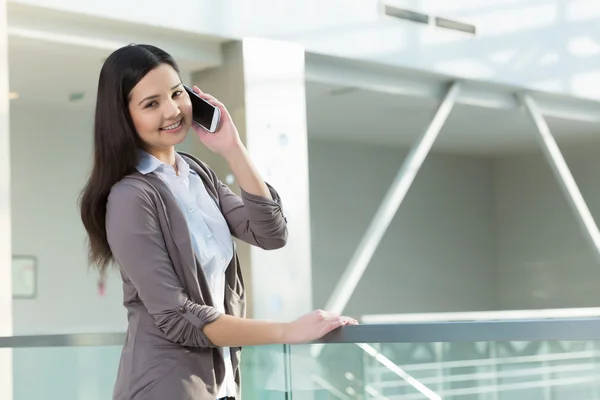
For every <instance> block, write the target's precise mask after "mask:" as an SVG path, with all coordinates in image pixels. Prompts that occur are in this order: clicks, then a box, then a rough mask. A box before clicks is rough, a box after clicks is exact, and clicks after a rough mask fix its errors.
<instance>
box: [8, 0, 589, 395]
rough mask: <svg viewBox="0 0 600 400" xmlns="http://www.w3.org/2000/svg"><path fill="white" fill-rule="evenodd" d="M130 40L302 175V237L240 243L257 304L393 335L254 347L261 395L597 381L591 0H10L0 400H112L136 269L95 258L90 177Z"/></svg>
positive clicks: (251, 361)
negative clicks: (103, 112) (110, 91)
mask: <svg viewBox="0 0 600 400" xmlns="http://www.w3.org/2000/svg"><path fill="white" fill-rule="evenodd" d="M129 43H148V44H154V45H156V46H159V47H161V48H163V49H164V50H166V51H167V52H169V53H171V54H172V55H173V56H174V58H175V59H176V60H177V62H178V63H179V65H180V67H181V76H182V81H183V82H184V83H186V84H189V85H193V84H196V85H198V86H199V87H200V88H201V89H203V90H204V91H206V92H208V93H211V94H213V95H215V96H216V97H217V98H219V99H220V100H222V101H223V102H224V103H225V105H226V106H227V107H228V109H229V110H230V112H231V114H232V116H233V118H234V120H235V122H236V124H237V126H238V128H239V130H240V133H241V135H242V139H243V140H244V142H245V144H246V146H247V147H248V149H249V151H250V153H251V155H252V157H253V158H254V160H256V163H257V164H258V168H259V170H260V172H261V174H262V175H263V177H264V178H265V179H266V180H267V181H268V182H269V183H271V184H272V185H273V186H274V187H276V188H277V190H278V191H279V192H280V194H281V196H282V199H283V204H284V209H285V212H286V215H287V217H288V223H289V229H290V240H289V243H288V245H287V246H286V247H285V248H284V249H281V250H277V251H274V252H264V251H260V250H257V249H252V248H249V247H248V246H245V245H244V244H242V243H238V248H239V251H240V254H241V256H242V262H243V267H244V270H245V271H244V273H245V278H246V289H247V292H246V296H247V301H248V306H249V315H248V316H249V317H252V318H265V319H272V320H281V321H285V320H291V319H294V318H296V317H297V316H299V315H300V314H301V313H304V312H307V311H310V310H312V309H314V308H327V309H331V310H335V311H337V312H343V313H344V314H347V315H351V316H353V317H355V318H357V319H359V320H360V321H361V322H362V325H363V326H362V327H361V328H360V329H363V328H365V329H366V328H369V327H370V326H373V327H374V328H375V327H382V328H385V329H387V332H388V333H389V335H388V336H387V337H388V338H391V339H387V340H386V342H387V343H382V342H378V341H377V340H375V339H374V338H375V337H373V338H371V337H370V336H369V335H370V333H369V332H371V331H369V330H368V329H367V330H361V331H360V332H362V333H361V334H363V333H364V335H366V336H361V338H364V340H363V339H361V340H360V342H361V343H363V344H361V343H359V344H358V345H357V344H356V343H353V342H349V340H350V339H348V340H346V339H341V341H342V343H337V344H328V345H326V346H324V347H323V348H320V349H317V350H315V347H314V346H313V347H311V346H296V347H294V346H292V347H290V346H283V347H281V348H280V347H277V346H267V347H257V348H248V349H246V350H245V351H244V353H243V358H244V366H243V370H242V373H243V374H244V388H243V390H244V398H245V399H246V398H248V399H254V398H256V399H267V398H269V399H271V398H277V399H292V398H295V399H300V398H302V399H304V398H307V399H342V400H344V399H371V398H373V399H375V398H378V399H383V398H387V399H412V398H414V399H427V398H429V399H437V398H444V399H445V398H452V399H482V400H483V399H490V400H498V399H525V398H527V399H529V400H533V399H543V400H557V399H569V400H570V399H600V358H599V354H600V353H599V351H600V331H596V332H597V333H589V332H588V331H585V329H584V327H583V325H579V323H580V322H581V323H588V322H590V321H591V322H593V323H595V321H597V317H598V315H600V291H599V290H598V287H599V286H600V232H599V230H598V227H597V223H596V220H597V216H598V215H599V214H600V185H599V184H598V181H597V179H598V176H599V173H600V157H599V154H600V107H599V105H600V90H599V89H600V3H598V2H595V1H591V0H453V1H449V0H318V1H317V0H303V1H300V0H285V1H281V0H279V1H277V0H245V1H244V0H221V1H218V2H214V1H207V0H171V1H169V2H162V1H151V2H142V1H138V0H120V1H115V0H105V1H92V0H89V1H70V0H0V257H1V261H0V336H3V337H5V338H7V339H10V340H6V341H5V342H2V341H1V340H0V399H2V400H4V399H6V400H12V399H14V400H30V399H31V400H37V399H51V400H54V399H62V400H71V399H81V400H97V399H109V398H111V393H112V385H113V384H114V377H115V374H116V368H117V364H118V358H119V355H120V353H119V352H120V345H119V343H120V340H121V339H120V338H121V336H119V335H120V334H121V333H122V332H124V331H125V329H126V326H127V324H126V322H127V321H126V314H125V309H124V307H123V306H122V292H121V281H120V277H119V275H118V273H116V271H113V272H111V273H109V274H108V275H106V276H98V274H97V273H96V272H95V271H93V270H90V269H88V267H87V263H86V247H85V235H84V229H83V226H82V224H81V220H80V218H79V214H78V208H77V197H78V195H79V192H80V190H81V189H82V187H83V185H84V183H85V180H86V178H87V175H88V173H89V171H90V167H91V156H92V125H93V115H94V107H95V96H96V88H97V83H98V75H99V71H100V68H101V66H102V63H103V61H104V59H105V58H106V57H107V56H108V55H109V54H110V53H111V52H112V51H114V50H115V49H117V48H119V47H121V46H124V45H127V44H129ZM180 150H184V151H188V152H192V153H194V154H195V155H197V156H198V157H200V158H201V159H204V160H206V161H207V162H208V163H209V164H210V165H211V166H212V167H213V168H214V169H215V171H216V172H217V174H218V175H219V177H220V178H221V179H222V180H223V181H224V182H227V184H229V185H230V186H231V187H232V189H233V190H237V186H236V183H235V179H234V178H233V176H232V175H231V173H230V171H229V170H228V168H227V165H226V164H225V163H224V161H222V160H221V159H219V158H218V157H216V156H215V155H213V154H211V153H210V152H209V151H208V150H206V149H205V148H203V147H202V145H201V144H200V142H199V141H198V139H197V138H196V137H194V135H192V134H190V135H189V137H188V139H187V140H186V142H185V143H183V144H182V145H181V148H180ZM548 320H552V321H554V322H556V323H557V324H558V325H556V326H560V329H563V328H564V327H568V328H569V329H571V328H572V329H571V331H573V332H579V333H574V334H573V335H574V336H576V337H573V338H570V337H569V334H567V333H565V334H564V335H563V334H562V333H560V334H557V333H556V331H553V330H548V329H542V327H547V326H555V325H543V324H544V323H545V322H544V321H546V322H547V321H548ZM507 321H508V322H510V323H513V325H506V324H505V323H506V322H507ZM537 322H539V323H540V324H542V325H536V324H537ZM461 323H467V324H469V325H467V326H466V327H465V331H464V332H471V333H472V334H470V336H465V337H464V340H460V337H459V338H458V339H456V338H455V339H452V340H450V338H448V339H447V340H446V336H444V332H445V329H454V328H453V326H455V325H456V324H461ZM494 323H496V324H497V325H495V324H494ZM563 323H564V324H567V325H564V324H563ZM477 324H484V325H485V327H486V329H488V328H489V331H486V332H491V333H490V334H489V335H488V334H485V335H482V336H481V338H479V337H475V336H473V335H475V333H473V332H479V331H478V330H477V329H478V328H477V326H483V325H477ZM561 324H562V325H561ZM461 326H464V325H461ZM586 326H587V325H586ZM594 326H599V325H594ZM402 327H408V328H410V327H413V328H415V327H416V328H418V329H424V330H425V331H427V332H429V331H430V330H435V332H440V335H441V336H440V337H439V338H430V337H428V338H427V339H422V340H421V339H419V338H420V337H424V336H419V335H416V336H410V337H404V336H403V334H404V333H403V332H406V331H403V330H402ZM511 329H512V331H511ZM499 330H501V331H502V332H508V333H507V335H508V336H510V335H513V336H514V337H508V336H507V337H506V340H500V338H496V336H494V335H497V332H499ZM567 331H568V329H565V332H567ZM357 332H358V331H357ZM494 332H496V333H494ZM511 332H512V333H511ZM532 332H535V335H538V336H536V338H535V339H527V338H531V337H533V336H532V335H533V334H532ZM560 332H563V331H562V330H561V331H560ZM582 332H585V333H582ZM592 332H594V330H592ZM88 334H92V336H85V335H88ZM503 334H504V333H503ZM82 335H83V336H82ZM486 335H487V336H486ZM560 335H562V336H560ZM595 335H597V336H595ZM558 336H560V337H558ZM36 337H37V338H38V339H36ZM90 337H91V338H92V339H89V341H86V340H87V339H86V338H90ZM525 339H526V340H525ZM2 343H5V344H4V345H2ZM365 343H369V344H368V345H367V344H365Z"/></svg>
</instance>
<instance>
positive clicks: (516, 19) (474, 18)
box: [9, 0, 600, 99]
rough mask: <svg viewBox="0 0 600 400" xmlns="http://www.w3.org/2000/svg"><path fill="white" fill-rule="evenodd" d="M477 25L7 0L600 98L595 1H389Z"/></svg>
mask: <svg viewBox="0 0 600 400" xmlns="http://www.w3.org/2000/svg"><path fill="white" fill-rule="evenodd" d="M386 2H387V3H391V4H397V5H399V6H403V7H406V8H409V9H413V10H417V11H423V12H426V13H433V14H436V15H440V16H444V17H449V18H455V19H458V20H461V21H465V22H468V23H473V24H475V25H477V28H478V32H477V35H476V36H471V35H469V34H464V33H461V32H455V31H448V30H444V29H430V28H429V27H426V26H424V25H422V24H415V23H412V22H407V21H399V20H395V19H390V18H386V17H383V16H382V15H381V12H380V3H381V2H380V1H378V0H353V1H349V0H328V1H322V0H303V1H300V0H296V1H286V2H285V3H283V2H281V1H279V0H254V1H252V2H240V1H233V0H231V1H220V2H214V1H210V0H202V1H199V0H173V1H171V2H170V5H171V6H172V8H173V9H176V10H184V11H183V12H180V13H177V12H176V13H165V12H164V4H163V3H161V2H148V3H147V4H145V6H144V7H139V2H138V1H137V0H119V1H117V0H112V1H102V2H93V1H78V0H10V1H9V3H11V4H12V5H13V6H15V5H17V6H19V5H20V6H23V5H33V6H39V7H46V8H51V9H55V10H61V11H68V12H74V13H82V14H88V15H97V16H101V17H104V18H110V19H115V20H119V21H123V22H127V23H138V24H147V25H155V26H162V27H167V28H173V27H177V29H181V30H184V31H188V32H194V33H197V34H201V35H208V36H215V37H219V38H241V37H244V36H259V37H269V38H275V39H280V40H285V41H295V42H298V43H301V44H302V45H304V46H305V47H306V49H307V50H308V51H310V52H316V53H323V54H331V55H336V56H340V57H349V58H358V59H366V60H371V61H377V62H381V63H384V64H390V65H395V66H402V67H408V68H415V69H422V70H426V71H434V72H440V73H443V74H449V75H455V76H459V77H465V78H467V79H481V80H490V81H494V82H501V83H506V84H511V85H517V86H525V87H532V88H541V89H543V90H549V91H557V92H561V93H568V94H572V95H577V96H586V97H591V98H595V99H600V94H599V93H598V91H597V90H595V88H596V87H598V84H599V82H600V72H598V67H600V65H599V64H598V57H597V56H598V54H599V52H600V42H598V40H597V37H596V36H597V35H596V34H595V32H596V30H597V26H598V23H599V20H600V5H599V4H598V3H597V2H595V1H590V0H495V1H473V0H454V1H447V0H388V1H386Z"/></svg>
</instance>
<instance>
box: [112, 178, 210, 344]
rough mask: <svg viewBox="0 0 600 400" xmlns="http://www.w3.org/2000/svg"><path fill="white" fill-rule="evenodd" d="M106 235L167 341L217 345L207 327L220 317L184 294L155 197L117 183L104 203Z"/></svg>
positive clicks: (122, 267)
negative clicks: (160, 222) (158, 213)
mask: <svg viewBox="0 0 600 400" xmlns="http://www.w3.org/2000/svg"><path fill="white" fill-rule="evenodd" d="M106 236H107V239H108V243H109V246H110V249H111V251H112V253H113V257H114V259H115V261H116V262H117V264H118V265H119V266H120V268H121V270H122V272H123V274H124V275H125V276H126V278H128V279H129V280H130V281H131V283H132V284H133V286H134V287H135V289H136V290H137V292H138V296H139V298H140V300H141V301H142V302H143V303H144V305H145V307H146V309H147V310H148V312H149V313H150V314H151V315H152V316H153V318H154V321H155V323H156V325H157V326H158V328H160V329H161V330H162V331H163V333H164V334H165V336H166V338H167V339H168V340H170V341H172V342H175V343H178V344H180V345H183V346H190V347H216V346H215V345H214V344H213V343H211V341H210V340H209V339H208V337H207V336H206V335H205V334H204V332H203V328H204V326H206V325H207V324H209V323H211V322H213V321H215V320H216V319H217V318H219V317H220V316H221V315H222V314H221V313H220V312H218V311H217V310H216V309H215V308H214V307H210V306H207V305H205V304H198V303H194V302H193V301H191V300H190V299H189V297H188V296H187V295H186V293H185V290H184V288H183V285H182V283H181V281H180V280H179V278H178V277H177V275H176V273H175V270H174V268H173V265H172V263H171V259H170V257H169V254H168V251H167V248H166V245H165V240H164V237H163V233H162V231H161V228H160V224H159V220H158V216H157V210H156V206H155V204H154V203H153V201H152V199H150V198H149V196H148V195H147V194H145V193H144V192H143V191H142V190H141V189H139V188H137V187H135V186H134V185H131V184H127V183H124V182H123V181H121V182H120V183H119V184H117V185H115V186H114V187H113V189H112V191H111V193H110V195H109V197H108V202H107V205H106Z"/></svg>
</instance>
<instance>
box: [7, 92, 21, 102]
mask: <svg viewBox="0 0 600 400" xmlns="http://www.w3.org/2000/svg"><path fill="white" fill-rule="evenodd" d="M8 98H9V100H15V99H18V98H19V93H17V92H9V93H8Z"/></svg>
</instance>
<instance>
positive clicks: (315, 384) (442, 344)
mask: <svg viewBox="0 0 600 400" xmlns="http://www.w3.org/2000/svg"><path fill="white" fill-rule="evenodd" d="M123 338H124V336H123V334H120V333H116V334H90V335H82V334H73V335H47V336H15V337H5V338H0V348H11V349H12V350H13V381H14V390H13V391H14V396H13V399H14V400H38V399H39V400H42V399H43V400H55V399H56V400H58V399H60V400H100V399H110V398H111V393H112V387H113V384H114V380H115V376H116V370H117V366H118V359H119V356H120V346H121V343H122V342H123ZM242 376H243V382H242V388H243V389H242V390H243V399H244V400H258V399H260V400H271V399H277V400H279V399H281V400H299V399H311V400H329V399H331V400H335V399H341V400H350V399H356V400H359V399H360V400H367V399H390V400H393V399H460V400H464V399H469V400H471V399H473V400H474V399H477V400H504V399H511V400H513V399H515V400H520V399H526V400H538V399H539V400H563V399H564V400H572V399H586V400H587V399H590V400H594V399H598V400H600V318H583V319H579V318H577V319H575V318H572V319H569V318H566V319H537V320H524V321H510V320H508V321H479V322H426V323H398V324H385V325H359V326H350V327H346V328H343V329H339V330H337V331H335V332H333V333H331V334H329V335H328V336H327V337H325V338H323V340H321V341H320V342H319V343H315V344H308V345H300V346H289V345H285V346H260V347H247V348H245V349H244V351H243V352H242ZM33 377H35V378H33Z"/></svg>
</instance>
